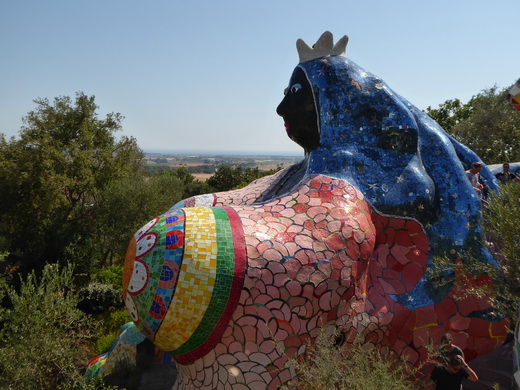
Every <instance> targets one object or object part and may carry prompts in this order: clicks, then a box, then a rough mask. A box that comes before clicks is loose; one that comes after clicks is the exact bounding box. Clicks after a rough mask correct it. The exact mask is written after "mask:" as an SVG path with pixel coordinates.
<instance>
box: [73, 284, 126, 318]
mask: <svg viewBox="0 0 520 390" xmlns="http://www.w3.org/2000/svg"><path fill="white" fill-rule="evenodd" d="M78 296H79V302H78V309H80V310H81V311H83V312H85V313H87V314H99V313H103V312H105V311H108V310H109V309H110V308H111V307H113V308H121V307H123V297H122V294H121V291H120V290H118V289H116V288H114V287H113V286H112V285H110V284H105V283H98V282H93V283H90V284H89V285H88V286H86V287H83V288H81V289H80V290H79V291H78Z"/></svg>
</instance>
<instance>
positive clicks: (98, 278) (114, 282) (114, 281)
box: [92, 265, 123, 289]
mask: <svg viewBox="0 0 520 390" xmlns="http://www.w3.org/2000/svg"><path fill="white" fill-rule="evenodd" d="M92 280H93V281H94V282H99V283H104V284H110V285H111V286H112V287H114V288H115V289H121V286H123V266H121V265H111V266H108V267H105V268H103V269H101V270H99V271H97V272H95V273H94V274H93V275H92Z"/></svg>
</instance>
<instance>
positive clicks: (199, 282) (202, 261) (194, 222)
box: [155, 207, 217, 351]
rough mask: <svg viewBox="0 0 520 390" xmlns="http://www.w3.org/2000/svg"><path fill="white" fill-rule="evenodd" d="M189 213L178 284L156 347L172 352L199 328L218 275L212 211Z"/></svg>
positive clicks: (198, 209)
mask: <svg viewBox="0 0 520 390" xmlns="http://www.w3.org/2000/svg"><path fill="white" fill-rule="evenodd" d="M184 210H185V212H186V230H185V251H184V257H183V263H182V266H181V268H180V274H179V280H178V282H177V287H176V289H175V294H174V296H173V299H172V302H171V304H170V307H169V309H168V312H167V313H166V316H165V318H164V320H163V322H162V324H161V326H160V327H159V330H158V331H157V333H156V337H155V344H156V345H157V346H158V347H159V348H161V349H162V350H164V351H173V350H175V349H177V348H179V347H180V346H181V345H182V344H184V343H185V342H186V341H187V340H188V339H189V338H190V337H191V335H192V334H193V333H194V332H195V330H196V329H197V327H198V326H199V324H200V322H201V320H202V318H203V316H204V314H205V313H206V310H207V308H208V306H209V303H210V300H211V297H212V295H213V287H214V286H215V279H216V274H217V272H216V271H217V245H216V239H217V230H216V227H215V217H214V215H213V212H212V211H211V209H210V208H207V207H190V208H186V209H184Z"/></svg>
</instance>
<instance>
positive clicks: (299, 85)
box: [283, 83, 302, 95]
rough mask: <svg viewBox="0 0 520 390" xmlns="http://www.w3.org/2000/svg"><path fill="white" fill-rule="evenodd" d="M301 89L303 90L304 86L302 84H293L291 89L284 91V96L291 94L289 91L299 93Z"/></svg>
mask: <svg viewBox="0 0 520 390" xmlns="http://www.w3.org/2000/svg"><path fill="white" fill-rule="evenodd" d="M300 89H302V85H301V84H299V83H298V84H293V85H291V87H290V88H285V89H284V91H283V94H284V95H287V94H288V93H289V91H291V93H296V92H298V91H299V90H300Z"/></svg>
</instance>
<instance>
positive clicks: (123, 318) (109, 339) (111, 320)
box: [95, 309, 131, 355]
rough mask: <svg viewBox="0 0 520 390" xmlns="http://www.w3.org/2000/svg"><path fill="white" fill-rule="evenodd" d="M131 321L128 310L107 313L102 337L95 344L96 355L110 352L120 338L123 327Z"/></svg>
mask: <svg viewBox="0 0 520 390" xmlns="http://www.w3.org/2000/svg"><path fill="white" fill-rule="evenodd" d="M130 321H131V318H130V315H129V314H128V312H127V311H126V309H120V310H117V311H114V312H108V313H106V314H105V317H104V319H103V325H102V326H101V329H100V333H101V336H100V337H99V339H98V340H97V341H96V344H95V352H96V355H100V354H102V353H105V352H108V351H109V350H110V348H111V347H112V344H114V341H115V340H116V338H117V337H118V336H119V331H120V330H121V327H122V326H123V325H124V324H126V323H127V322H130Z"/></svg>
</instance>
